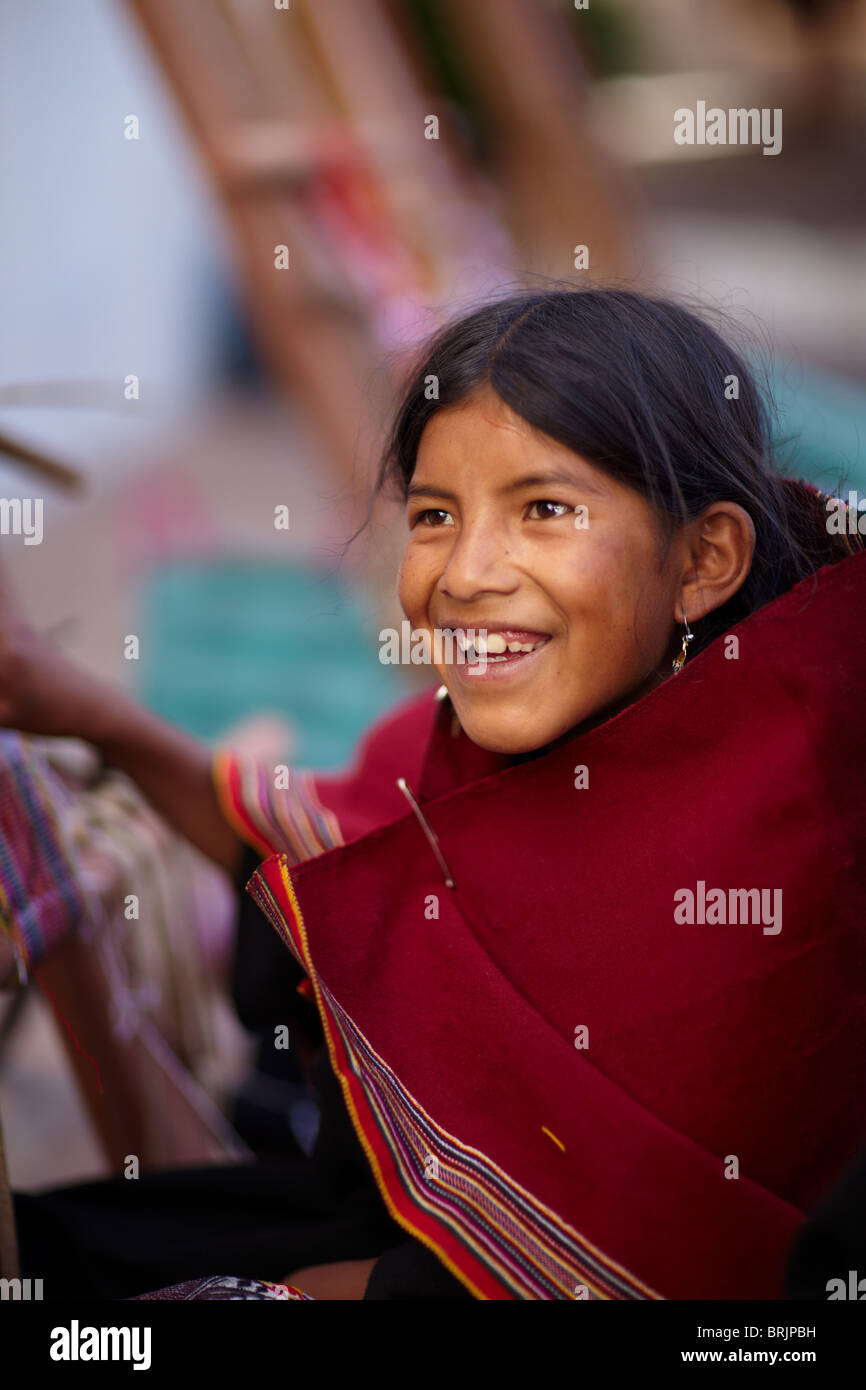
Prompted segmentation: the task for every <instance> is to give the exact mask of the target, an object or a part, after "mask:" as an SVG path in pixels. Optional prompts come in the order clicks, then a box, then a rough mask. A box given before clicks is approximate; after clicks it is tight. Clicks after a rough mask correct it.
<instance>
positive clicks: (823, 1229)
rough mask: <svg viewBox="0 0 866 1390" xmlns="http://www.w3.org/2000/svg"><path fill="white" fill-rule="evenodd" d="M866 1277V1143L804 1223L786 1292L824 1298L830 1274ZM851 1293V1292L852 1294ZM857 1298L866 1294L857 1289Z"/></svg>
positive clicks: (845, 1279) (846, 1280) (845, 1277)
mask: <svg viewBox="0 0 866 1390" xmlns="http://www.w3.org/2000/svg"><path fill="white" fill-rule="evenodd" d="M851 1271H853V1272H854V1274H855V1279H854V1280H853V1281H852V1282H853V1283H854V1285H855V1286H858V1285H859V1281H860V1280H861V1279H864V1280H866V1149H863V1150H861V1152H860V1153H859V1154H858V1155H857V1158H856V1159H855V1161H854V1162H853V1163H852V1164H851V1166H850V1167H849V1168H848V1169H846V1171H845V1173H844V1174H843V1175H842V1177H841V1179H840V1180H839V1182H837V1183H836V1184H834V1186H833V1187H832V1189H831V1190H830V1192H828V1193H827V1194H826V1196H825V1197H824V1198H823V1200H822V1201H821V1202H820V1203H819V1205H818V1206H817V1207H816V1209H815V1211H814V1212H812V1214H811V1215H810V1217H809V1220H808V1221H807V1222H806V1223H805V1225H804V1226H803V1227H802V1228H801V1230H800V1232H799V1235H798V1236H797V1239H796V1241H795V1242H794V1248H793V1251H792V1253H791V1258H790V1261H789V1266H788V1297H789V1298H794V1299H804V1300H805V1299H809V1300H819V1301H821V1302H826V1301H827V1299H828V1298H829V1290H828V1285H829V1284H830V1280H831V1279H841V1280H842V1281H843V1283H844V1285H845V1286H846V1291H847V1288H848V1285H849V1274H850V1272H851ZM848 1296H849V1297H850V1294H849V1295H848ZM857 1297H858V1299H860V1298H866V1284H864V1286H863V1293H862V1294H861V1293H860V1292H859V1289H858V1293H857Z"/></svg>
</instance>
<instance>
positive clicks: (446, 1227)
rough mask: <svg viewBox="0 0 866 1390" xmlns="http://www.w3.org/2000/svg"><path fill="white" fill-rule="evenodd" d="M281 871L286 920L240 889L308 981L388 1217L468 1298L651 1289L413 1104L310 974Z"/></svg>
mask: <svg viewBox="0 0 866 1390" xmlns="http://www.w3.org/2000/svg"><path fill="white" fill-rule="evenodd" d="M281 872H282V879H283V885H284V887H285V890H286V893H287V894H288V897H289V899H290V901H291V903H292V909H293V914H294V919H295V920H294V922H293V923H291V922H289V921H288V919H287V917H286V915H285V914H284V913H283V912H282V910H281V908H280V906H279V904H278V902H277V900H276V898H275V897H274V896H273V894H272V893H271V892H270V890H269V888H268V885H267V881H266V880H265V879H264V878H263V877H260V876H257V877H256V878H255V879H254V880H253V881H252V884H251V885H250V891H251V892H252V894H253V897H254V898H255V900H256V901H257V903H258V904H259V906H260V907H261V909H262V911H263V912H265V914H266V915H267V917H268V918H269V920H270V921H271V922H272V923H273V925H274V927H275V928H276V930H277V931H278V933H279V935H280V936H281V938H282V939H283V940H284V941H285V943H286V945H287V946H288V947H289V949H290V950H291V951H292V953H293V954H294V955H295V956H296V957H297V959H298V961H299V962H300V964H302V965H303V966H304V968H305V969H306V970H307V972H308V974H309V977H310V979H311V981H312V983H313V986H314V989H315V992H316V997H317V1001H318V1005H319V1012H320V1014H321V1017H322V1021H323V1024H324V1027H325V1034H326V1038H327V1042H328V1049H329V1053H330V1058H331V1065H332V1066H333V1068H334V1071H335V1073H336V1075H337V1077H338V1079H339V1080H340V1084H341V1086H342V1089H343V1094H344V1097H345V1100H346V1104H347V1106H348V1109H349V1113H350V1115H351V1117H352V1120H353V1123H354V1125H355V1129H356V1131H357V1134H358V1137H359V1139H360V1141H361V1143H362V1145H363V1147H364V1151H365V1153H366V1155H367V1159H368V1161H369V1162H370V1165H371V1167H372V1170H373V1173H374V1175H375V1177H376V1180H377V1182H378V1185H379V1188H380V1191H381V1193H382V1196H383V1198H384V1200H385V1202H386V1204H387V1206H388V1208H389V1210H390V1212H391V1214H392V1216H393V1217H394V1218H395V1220H397V1221H399V1222H400V1224H401V1225H402V1226H404V1228H405V1229H406V1230H407V1231H409V1232H410V1234H412V1235H414V1236H415V1237H416V1238H417V1239H419V1240H421V1241H422V1242H423V1243H424V1244H425V1245H427V1246H428V1247H429V1248H430V1249H431V1250H433V1251H434V1253H435V1254H437V1255H438V1256H439V1258H440V1259H441V1260H442V1262H443V1264H445V1265H446V1266H447V1267H448V1268H449V1269H450V1270H451V1272H452V1273H453V1274H454V1275H455V1276H456V1277H458V1278H459V1279H461V1280H462V1282H463V1283H464V1284H465V1285H466V1287H467V1288H468V1289H469V1290H470V1292H471V1293H473V1294H474V1295H475V1297H476V1298H481V1299H490V1298H494V1299H501V1298H518V1299H551V1298H552V1299H564V1298H568V1299H573V1298H577V1297H579V1298H589V1299H655V1298H658V1297H660V1295H658V1294H656V1293H655V1292H654V1291H653V1290H652V1289H650V1288H649V1287H647V1286H646V1285H645V1284H642V1283H641V1282H640V1281H639V1280H637V1279H635V1278H633V1277H632V1276H631V1275H630V1274H629V1273H628V1271H627V1270H625V1269H623V1268H622V1266H620V1265H618V1264H617V1263H616V1262H614V1261H612V1260H609V1259H608V1258H607V1257H606V1256H605V1255H604V1254H603V1253H602V1252H601V1251H599V1250H597V1249H596V1248H595V1247H594V1246H592V1245H591V1244H590V1243H589V1242H587V1241H585V1240H583V1239H582V1237H581V1236H580V1234H579V1233H578V1232H577V1231H575V1230H574V1229H573V1228H572V1227H571V1226H569V1225H568V1224H567V1223H566V1222H564V1221H562V1220H561V1219H560V1218H559V1217H557V1216H556V1214H555V1213H554V1212H553V1211H551V1210H550V1209H549V1208H548V1207H546V1206H544V1205H543V1203H541V1202H539V1201H537V1200H536V1199H535V1198H534V1197H533V1196H532V1195H531V1193H529V1192H527V1191H526V1190H525V1189H524V1188H523V1187H521V1186H520V1185H519V1184H517V1183H515V1182H514V1181H513V1180H512V1179H511V1178H510V1177H509V1176H508V1174H507V1173H505V1172H503V1171H502V1169H500V1168H499V1167H497V1165H496V1164H494V1163H493V1162H491V1160H490V1159H488V1158H487V1157H486V1156H485V1155H484V1154H483V1153H480V1152H479V1151H478V1150H477V1149H472V1148H470V1147H468V1146H467V1145H465V1144H462V1143H461V1142H460V1141H459V1140H458V1139H456V1138H455V1137H454V1136H453V1135H451V1134H448V1133H447V1132H446V1131H445V1130H443V1129H442V1128H441V1127H440V1126H438V1125H437V1124H436V1123H435V1121H434V1120H433V1119H432V1118H431V1116H430V1115H428V1114H427V1113H426V1112H425V1111H424V1109H423V1108H422V1107H421V1106H420V1105H419V1104H418V1102H417V1101H416V1100H415V1099H414V1098H413V1097H412V1096H411V1095H410V1093H409V1092H408V1091H407V1089H406V1088H405V1087H404V1086H403V1085H402V1084H401V1083H400V1081H399V1080H398V1078H397V1077H396V1076H395V1075H394V1073H393V1071H392V1070H391V1068H390V1067H388V1065H387V1064H386V1063H385V1062H384V1060H383V1059H382V1058H381V1057H380V1056H379V1055H378V1054H377V1053H376V1052H375V1050H374V1049H373V1048H372V1047H371V1046H370V1044H369V1042H368V1041H367V1039H366V1038H365V1037H364V1036H363V1035H362V1034H361V1033H360V1031H359V1030H358V1029H357V1028H356V1027H355V1025H354V1024H353V1022H352V1020H351V1019H350V1018H349V1017H348V1015H347V1014H346V1013H345V1011H344V1010H343V1009H341V1007H340V1006H339V1004H338V1003H337V1002H336V1000H335V999H334V998H333V996H332V995H331V994H330V992H329V991H328V990H327V988H326V987H325V986H324V984H323V983H322V981H321V980H320V979H319V978H318V977H317V974H316V971H315V969H314V967H313V964H312V961H311V960H310V958H309V952H308V949H307V944H306V934H305V931H304V925H303V919H302V915H301V912H300V908H299V906H298V903H297V899H296V897H295V894H294V890H293V888H292V884H291V880H290V878H289V875H288V872H287V861H286V858H285V857H282V858H281ZM383 1164H387V1166H388V1167H393V1169H394V1170H396V1173H397V1175H398V1177H399V1187H401V1188H402V1190H403V1192H404V1193H405V1197H403V1196H401V1195H400V1194H399V1192H398V1185H395V1184H394V1182H393V1181H392V1182H391V1183H388V1184H387V1185H386V1184H385V1183H384V1181H383V1178H382V1167H383Z"/></svg>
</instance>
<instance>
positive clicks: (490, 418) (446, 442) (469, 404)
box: [416, 386, 568, 466]
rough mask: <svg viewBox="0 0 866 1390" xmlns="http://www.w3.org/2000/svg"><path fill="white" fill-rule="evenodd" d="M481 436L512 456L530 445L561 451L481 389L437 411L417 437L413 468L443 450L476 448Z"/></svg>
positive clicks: (489, 388)
mask: <svg viewBox="0 0 866 1390" xmlns="http://www.w3.org/2000/svg"><path fill="white" fill-rule="evenodd" d="M485 436H487V437H488V438H489V441H490V442H491V443H493V442H494V441H495V442H496V443H497V445H499V446H500V447H502V446H506V447H508V448H509V449H511V450H515V451H516V452H524V451H525V449H526V448H527V447H528V446H532V445H535V447H536V448H539V449H545V448H547V449H549V448H551V447H552V448H560V447H561V446H559V445H556V444H555V443H554V441H553V440H552V439H548V438H547V436H546V435H544V434H542V433H541V432H540V431H539V430H535V429H533V427H532V426H531V425H530V424H528V423H527V421H526V420H524V419H523V418H522V417H521V416H520V415H518V414H516V412H515V411H513V410H512V409H511V407H510V406H509V405H507V404H506V403H505V401H503V400H502V398H501V396H497V394H496V392H495V391H494V390H493V389H492V387H490V386H485V387H484V388H483V389H482V390H479V391H477V392H475V393H474V394H473V395H471V396H469V397H467V399H466V400H464V401H460V402H459V403H458V404H457V405H447V406H443V407H442V409H441V410H437V412H436V414H435V415H434V416H433V417H432V419H431V420H429V421H428V423H427V424H426V425H425V427H424V431H423V433H422V435H421V441H420V443H419V445H418V458H417V464H421V463H422V461H423V462H426V461H428V460H431V459H433V458H434V457H435V455H437V454H441V453H442V452H443V451H446V450H447V451H449V452H460V451H461V450H462V449H464V448H466V447H467V446H468V447H471V446H472V445H473V444H476V445H477V444H478V443H479V442H481V441H482V440H483V439H484V437H485ZM565 452H568V451H567V450H566V451H565ZM417 464H416V466H417Z"/></svg>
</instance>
